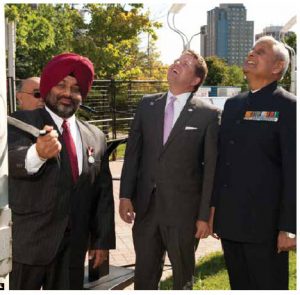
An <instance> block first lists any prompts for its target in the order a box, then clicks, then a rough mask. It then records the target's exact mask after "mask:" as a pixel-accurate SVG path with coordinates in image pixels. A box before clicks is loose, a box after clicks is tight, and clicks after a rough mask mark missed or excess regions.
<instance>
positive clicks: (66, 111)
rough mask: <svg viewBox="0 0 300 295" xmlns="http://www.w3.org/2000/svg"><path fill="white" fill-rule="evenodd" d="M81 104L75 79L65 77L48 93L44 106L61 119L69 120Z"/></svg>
mask: <svg viewBox="0 0 300 295" xmlns="http://www.w3.org/2000/svg"><path fill="white" fill-rule="evenodd" d="M81 102H82V96H81V93H80V88H79V85H78V84H77V80H76V78H75V77H72V76H66V77H65V78H64V79H63V80H62V81H60V82H59V83H58V84H57V85H56V86H54V87H52V88H51V90H50V92H49V93H48V95H47V97H46V99H45V103H46V106H47V107H48V108H49V109H50V110H52V111H53V112H54V113H55V114H57V115H58V116H60V117H61V118H64V119H66V118H70V117H71V116H72V115H73V114H74V113H75V112H76V111H77V110H78V108H79V105H80V104H81Z"/></svg>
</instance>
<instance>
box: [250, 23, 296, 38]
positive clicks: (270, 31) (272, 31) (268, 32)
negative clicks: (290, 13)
mask: <svg viewBox="0 0 300 295" xmlns="http://www.w3.org/2000/svg"><path fill="white" fill-rule="evenodd" d="M282 28H283V27H282V26H269V27H265V28H264V29H263V31H262V33H259V34H256V35H255V41H256V40H258V39H259V38H260V37H262V36H273V37H274V38H275V39H276V40H278V41H280V31H281V29H282ZM290 34H292V32H291V31H289V32H287V33H286V34H285V36H286V37H287V36H289V35H290Z"/></svg>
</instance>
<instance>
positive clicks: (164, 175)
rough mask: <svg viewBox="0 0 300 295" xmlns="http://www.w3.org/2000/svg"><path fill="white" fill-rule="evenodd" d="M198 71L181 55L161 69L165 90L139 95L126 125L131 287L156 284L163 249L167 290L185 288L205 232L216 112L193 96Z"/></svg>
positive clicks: (199, 65) (200, 63) (124, 203)
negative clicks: (132, 253)
mask: <svg viewBox="0 0 300 295" xmlns="http://www.w3.org/2000/svg"><path fill="white" fill-rule="evenodd" d="M206 75H207V66H206V63H205V60H204V59H203V58H202V57H201V56H199V55H198V54H196V53H195V52H193V51H190V50H188V51H185V52H183V54H182V55H181V56H180V58H179V59H177V60H175V61H174V63H173V64H172V65H171V66H170V67H169V70H168V82H169V91H168V93H164V94H161V93H160V94H154V95H146V96H145V97H144V98H143V99H142V101H141V102H140V104H139V106H138V108H137V111H136V114H135V118H134V121H133V123H132V127H131V131H130V135H129V138H128V143H127V147H126V153H125V162H124V166H123V170H122V177H121V187H120V197H121V199H120V208H119V210H120V216H121V218H122V219H123V220H124V221H125V222H128V223H131V222H132V221H133V220H134V226H133V241H134V248H135V253H136V266H135V279H134V280H135V281H134V284H135V289H139V290H141V289H142V290H143V289H144V290H145V289H158V284H159V281H160V278H161V274H162V268H163V264H164V255H165V252H166V251H167V253H168V256H169V258H170V261H171V264H172V269H173V282H174V283H173V288H174V289H192V287H193V275H194V267H195V241H196V238H197V239H202V238H206V237H207V236H208V234H209V227H208V217H209V204H210V197H211V193H212V185H213V177H214V171H215V163H216V154H217V151H216V148H217V137H218V129H219V115H220V112H219V110H218V109H216V108H215V107H214V106H213V105H211V104H210V103H207V102H205V101H204V100H203V99H201V98H196V97H194V93H195V92H196V91H197V89H198V87H199V86H200V85H201V84H202V83H203V82H204V80H205V77H206ZM134 214H136V216H135V215H134Z"/></svg>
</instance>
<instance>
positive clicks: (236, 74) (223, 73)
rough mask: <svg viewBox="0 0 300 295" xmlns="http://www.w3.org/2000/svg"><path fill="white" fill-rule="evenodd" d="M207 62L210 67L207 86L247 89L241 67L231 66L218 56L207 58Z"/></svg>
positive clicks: (206, 81)
mask: <svg viewBox="0 0 300 295" xmlns="http://www.w3.org/2000/svg"><path fill="white" fill-rule="evenodd" d="M205 61H206V63H207V67H208V75H207V78H206V80H205V85H214V86H242V88H245V85H246V81H245V79H244V74H243V70H242V68H241V67H238V66H237V65H232V66H229V65H227V63H226V62H225V61H224V60H223V59H221V58H218V57H216V56H211V57H207V58H205Z"/></svg>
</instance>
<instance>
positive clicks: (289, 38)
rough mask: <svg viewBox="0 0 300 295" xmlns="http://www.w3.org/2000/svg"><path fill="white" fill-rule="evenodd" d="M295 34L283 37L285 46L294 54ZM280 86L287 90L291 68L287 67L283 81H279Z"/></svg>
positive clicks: (295, 46)
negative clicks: (292, 50) (291, 49)
mask: <svg viewBox="0 0 300 295" xmlns="http://www.w3.org/2000/svg"><path fill="white" fill-rule="evenodd" d="M296 37H297V36H296V34H295V33H294V32H292V33H290V34H289V35H288V36H286V37H285V40H284V41H285V42H286V44H287V45H289V46H290V47H292V48H293V49H294V50H295V53H297V38H296ZM280 84H281V85H282V86H283V87H284V88H285V89H286V90H289V89H290V86H291V66H290V65H289V68H288V70H287V72H286V74H285V75H284V77H283V79H282V80H281V81H280Z"/></svg>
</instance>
